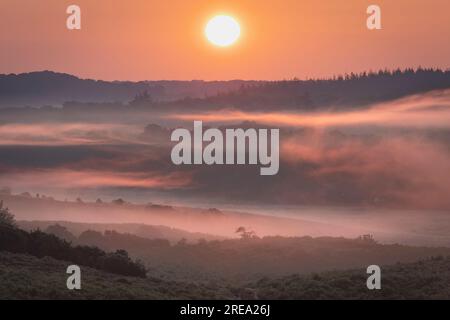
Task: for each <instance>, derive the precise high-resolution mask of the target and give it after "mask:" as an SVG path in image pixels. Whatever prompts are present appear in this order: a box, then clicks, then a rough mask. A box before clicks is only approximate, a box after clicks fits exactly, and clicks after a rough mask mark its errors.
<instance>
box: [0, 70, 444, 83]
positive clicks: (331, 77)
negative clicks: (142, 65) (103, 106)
mask: <svg viewBox="0 0 450 320" xmlns="http://www.w3.org/2000/svg"><path fill="white" fill-rule="evenodd" d="M397 71H400V72H401V73H406V72H409V71H412V72H414V73H417V72H419V71H427V72H429V71H431V72H442V73H448V72H450V67H447V68H439V67H436V68H434V67H429V68H425V67H422V66H418V67H416V68H413V67H405V68H392V69H387V68H381V69H378V70H363V71H360V72H357V73H356V72H353V71H350V72H348V73H343V74H333V75H328V76H325V77H323V78H308V77H307V78H298V77H296V76H294V77H292V78H282V79H260V80H257V79H239V78H237V79H228V80H220V79H211V80H205V79H186V80H182V79H149V78H148V79H144V80H136V81H134V80H118V79H116V80H114V79H113V80H105V79H100V78H83V77H82V76H80V75H77V74H72V73H66V72H62V71H56V70H49V69H42V70H31V71H24V72H20V73H14V72H13V73H0V76H22V75H29V74H37V73H51V74H57V75H67V76H72V77H75V78H77V79H79V80H92V81H99V82H119V83H122V82H123V83H125V82H131V83H139V82H196V81H198V82H233V81H242V82H285V81H293V82H294V81H300V82H302V81H303V82H307V81H333V80H338V78H339V77H343V78H344V79H343V80H348V79H346V78H345V77H346V76H351V75H352V74H353V75H355V76H356V77H358V78H361V77H364V76H366V75H367V76H368V75H377V74H379V73H380V72H387V73H389V74H391V75H393V74H394V73H395V72H397Z"/></svg>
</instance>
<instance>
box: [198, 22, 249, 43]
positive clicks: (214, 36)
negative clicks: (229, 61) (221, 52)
mask: <svg viewBox="0 0 450 320" xmlns="http://www.w3.org/2000/svg"><path fill="white" fill-rule="evenodd" d="M205 35H206V38H207V39H208V40H209V42H211V43H212V44H214V45H216V46H219V47H227V46H230V45H232V44H233V43H235V42H236V41H237V40H238V39H239V36H240V35H241V27H240V26H239V23H238V22H237V21H236V20H235V19H234V18H233V17H230V16H226V15H220V16H215V17H214V18H212V19H211V20H209V22H208V24H207V25H206V28H205Z"/></svg>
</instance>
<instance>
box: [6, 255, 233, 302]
mask: <svg viewBox="0 0 450 320" xmlns="http://www.w3.org/2000/svg"><path fill="white" fill-rule="evenodd" d="M68 265H70V263H68V262H63V261H58V260H54V259H51V258H43V259H38V258H35V257H33V256H30V255H21V254H12V253H7V252H0V299H194V298H197V299H202V298H225V297H226V293H223V292H222V293H221V291H220V290H216V289H217V288H216V287H214V286H209V287H207V286H204V285H196V284H192V283H187V282H172V281H162V280H159V279H155V278H148V279H139V278H132V277H124V276H119V275H114V274H110V273H106V272H102V271H98V270H95V269H91V268H88V267H81V270H82V274H81V285H82V290H80V291H77V290H73V291H70V290H68V289H67V288H66V281H67V277H68V275H67V274H66V273H65V271H66V268H67V266H68Z"/></svg>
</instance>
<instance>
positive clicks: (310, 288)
mask: <svg viewBox="0 0 450 320" xmlns="http://www.w3.org/2000/svg"><path fill="white" fill-rule="evenodd" d="M449 266H450V258H439V257H438V258H433V259H429V260H423V261H418V262H414V263H409V264H397V265H394V266H388V267H385V268H383V269H382V289H381V290H379V291H369V290H367V288H366V284H365V283H366V277H367V275H366V273H365V270H363V269H359V270H350V271H339V272H338V271H335V272H327V273H321V274H314V275H309V276H299V275H292V276H288V277H284V278H280V279H269V278H264V279H261V280H259V281H256V282H254V283H250V284H248V285H245V286H242V285H241V286H231V285H228V284H227V283H226V282H221V283H220V284H219V283H208V284H202V283H195V284H194V283H191V282H175V281H168V280H160V279H157V278H148V279H139V278H132V277H123V276H117V275H113V274H109V273H105V272H100V271H97V270H94V269H90V268H83V269H82V290H80V291H69V290H67V289H66V280H67V275H66V273H65V270H66V268H67V263H66V262H62V261H57V260H54V259H51V258H42V259H37V258H34V257H31V256H28V255H20V254H10V253H5V252H0V284H1V285H0V299H130V300H132V299H228V298H245V299H252V298H258V299H450V286H449V285H448V284H449V283H450V268H449Z"/></svg>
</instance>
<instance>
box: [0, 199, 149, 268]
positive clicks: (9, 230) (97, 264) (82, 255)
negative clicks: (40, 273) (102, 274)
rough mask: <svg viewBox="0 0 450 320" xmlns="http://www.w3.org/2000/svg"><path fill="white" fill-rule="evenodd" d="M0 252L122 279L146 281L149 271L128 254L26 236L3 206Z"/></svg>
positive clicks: (0, 210) (32, 234)
mask: <svg viewBox="0 0 450 320" xmlns="http://www.w3.org/2000/svg"><path fill="white" fill-rule="evenodd" d="M0 251H8V252H13V253H26V254H30V255H32V256H35V257H38V258H42V257H46V256H48V257H52V258H55V259H58V260H65V261H70V262H73V263H75V264H79V265H84V266H89V267H93V268H97V269H99V270H105V271H108V272H113V273H117V274H122V275H128V276H136V277H145V276H146V269H145V267H144V266H143V265H142V264H141V263H140V262H133V261H132V260H131V259H130V257H129V256H128V253H127V252H126V251H125V250H117V251H116V252H113V253H107V252H105V251H103V250H101V249H99V248H97V247H93V246H72V245H71V243H69V242H67V241H66V240H63V239H61V238H59V237H57V236H55V235H52V234H48V233H44V232H42V231H40V230H35V231H31V232H26V231H23V230H20V229H18V228H17V226H16V225H15V221H14V217H13V216H12V214H10V213H9V210H8V209H7V208H3V203H2V202H0Z"/></svg>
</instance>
